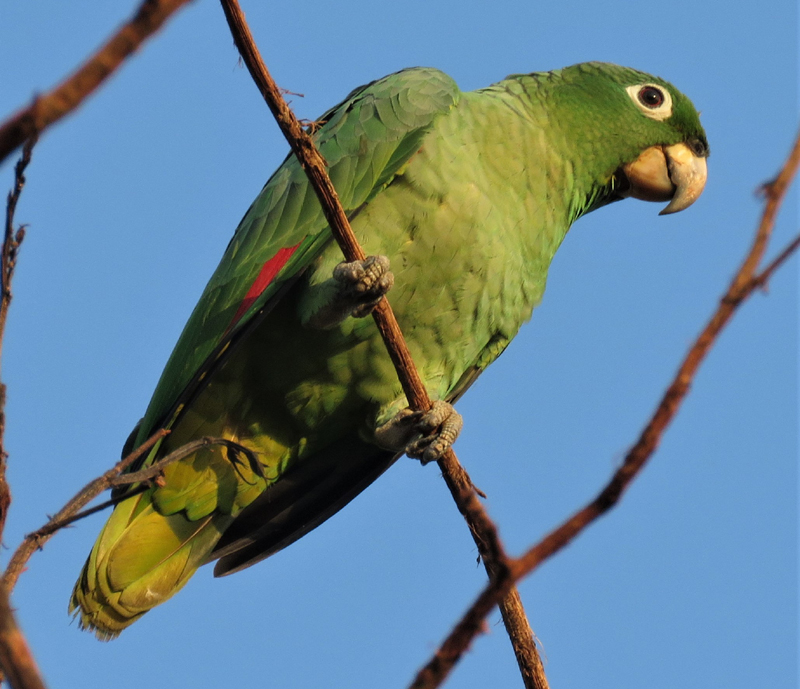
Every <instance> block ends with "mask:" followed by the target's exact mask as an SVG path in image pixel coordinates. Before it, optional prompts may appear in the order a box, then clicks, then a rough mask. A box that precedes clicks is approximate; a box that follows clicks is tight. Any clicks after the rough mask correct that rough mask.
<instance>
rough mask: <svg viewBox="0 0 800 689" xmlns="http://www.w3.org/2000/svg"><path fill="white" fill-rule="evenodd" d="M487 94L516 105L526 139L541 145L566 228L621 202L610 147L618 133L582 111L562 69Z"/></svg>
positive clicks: (519, 77)
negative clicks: (525, 123)
mask: <svg viewBox="0 0 800 689" xmlns="http://www.w3.org/2000/svg"><path fill="white" fill-rule="evenodd" d="M490 89H496V90H498V91H499V92H500V94H499V95H501V97H503V98H505V99H507V100H509V101H511V102H514V103H515V105H516V109H518V110H519V111H520V112H521V113H522V114H524V117H525V119H526V120H527V121H528V123H529V126H530V129H531V132H530V135H531V136H533V137H535V138H537V139H539V140H540V142H541V144H540V146H541V148H542V155H543V160H544V161H546V163H547V164H546V170H547V174H548V187H549V192H550V195H552V196H556V195H557V196H559V197H560V198H559V201H560V202H561V204H563V208H564V209H565V211H566V217H565V221H566V224H567V227H569V226H570V225H571V224H572V223H573V222H575V221H576V220H577V219H578V218H580V217H581V216H583V215H585V214H586V213H589V212H591V211H593V210H596V209H597V208H601V207H602V206H605V205H607V204H609V203H612V202H614V201H618V200H620V197H619V196H618V195H617V194H616V192H615V187H616V178H615V172H616V171H617V169H618V168H619V165H620V160H619V155H618V154H617V153H615V150H616V147H615V146H613V145H610V143H611V140H615V139H616V134H615V133H613V132H610V131H608V129H607V127H604V126H603V123H602V121H601V118H599V117H598V116H597V115H596V113H593V112H591V111H589V110H588V109H587V108H586V107H581V106H582V105H583V106H585V103H584V102H583V101H581V99H580V98H581V94H580V93H577V94H576V90H575V88H574V87H573V86H572V84H570V83H569V82H567V81H565V80H564V78H563V76H562V70H556V71H554V72H534V73H532V74H515V75H512V76H510V77H508V78H507V79H505V80H504V81H501V82H499V83H498V84H495V85H494V86H492V87H490ZM487 90H488V89H487ZM537 163H538V161H537Z"/></svg>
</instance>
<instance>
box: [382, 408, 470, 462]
mask: <svg viewBox="0 0 800 689" xmlns="http://www.w3.org/2000/svg"><path fill="white" fill-rule="evenodd" d="M463 425H464V420H463V419H462V418H461V414H459V413H458V412H457V411H456V410H455V409H453V405H451V404H448V403H447V402H438V401H437V402H434V403H433V406H432V407H431V409H430V410H429V411H427V412H415V411H411V410H410V409H403V410H401V411H400V412H398V413H397V414H396V415H395V416H394V417H393V418H392V419H390V420H389V421H387V422H386V423H385V424H383V425H382V426H380V427H378V428H377V429H376V430H375V440H376V441H377V442H378V444H379V445H381V446H382V447H386V448H387V449H391V450H395V451H400V450H404V451H405V453H406V454H407V455H408V456H409V457H411V458H412V459H419V460H420V462H421V463H422V464H428V463H429V462H435V461H437V460H439V459H441V458H442V456H443V455H444V453H445V452H447V451H448V450H449V449H450V447H451V446H452V445H453V443H454V442H455V440H456V438H457V437H458V434H459V433H461V428H462V426H463Z"/></svg>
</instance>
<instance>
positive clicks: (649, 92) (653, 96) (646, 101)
mask: <svg viewBox="0 0 800 689" xmlns="http://www.w3.org/2000/svg"><path fill="white" fill-rule="evenodd" d="M638 97H639V102H640V103H641V104H642V105H644V106H645V107H646V108H653V109H655V108H657V107H658V106H659V105H661V104H662V103H663V102H664V94H663V93H661V91H660V90H659V89H657V88H656V87H655V86H642V88H640V89H639V94H638Z"/></svg>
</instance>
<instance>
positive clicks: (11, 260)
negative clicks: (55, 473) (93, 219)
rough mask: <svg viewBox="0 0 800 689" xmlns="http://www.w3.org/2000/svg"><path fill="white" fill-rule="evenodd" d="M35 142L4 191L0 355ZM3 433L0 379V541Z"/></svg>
mask: <svg viewBox="0 0 800 689" xmlns="http://www.w3.org/2000/svg"><path fill="white" fill-rule="evenodd" d="M35 144H36V138H35V137H34V138H32V139H29V140H28V141H26V142H25V147H24V148H23V150H22V157H21V158H20V159H19V160H18V161H17V164H16V165H15V166H14V186H13V187H12V189H11V191H10V192H8V199H7V201H6V224H5V231H4V233H3V247H2V250H1V251H0V356H2V353H3V340H4V338H5V333H6V320H7V319H8V308H9V306H10V305H11V298H12V294H11V280H12V279H13V277H14V269H15V268H16V267H17V254H18V252H19V247H20V245H21V244H22V240H23V238H24V237H25V228H24V227H22V226H20V227H19V228H17V229H16V231H15V229H14V213H15V212H16V210H17V203H18V202H19V197H20V194H22V189H23V187H24V186H25V168H27V167H28V163H30V162H31V152H32V151H33V147H34V145H35ZM5 432H6V386H5V383H3V382H2V381H0V542H2V540H3V531H4V529H5V525H6V517H7V516H8V508H9V507H10V506H11V489H10V488H9V485H8V481H7V480H6V468H7V463H8V452H6V448H5Z"/></svg>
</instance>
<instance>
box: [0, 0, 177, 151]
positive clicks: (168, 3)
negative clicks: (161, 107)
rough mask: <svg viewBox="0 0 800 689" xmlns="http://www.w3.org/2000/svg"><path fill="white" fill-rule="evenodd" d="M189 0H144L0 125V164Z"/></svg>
mask: <svg viewBox="0 0 800 689" xmlns="http://www.w3.org/2000/svg"><path fill="white" fill-rule="evenodd" d="M187 2H189V0H144V1H143V2H142V4H141V5H139V8H138V9H137V10H136V13H135V14H134V15H133V17H131V19H130V20H129V21H128V22H127V23H126V24H124V25H123V26H122V27H121V28H120V29H119V30H118V31H117V32H116V33H115V34H114V35H113V36H112V37H111V38H110V39H109V40H108V41H106V43H105V45H103V46H102V47H101V48H100V49H99V50H98V51H97V52H96V53H95V54H94V55H93V56H92V57H91V58H89V59H88V60H87V61H86V62H84V63H83V65H81V67H79V68H78V69H77V70H76V71H75V72H74V73H73V74H72V75H70V76H69V77H67V78H66V79H65V80H64V81H63V82H61V84H59V85H58V86H57V87H56V88H54V89H53V90H52V91H50V92H49V93H46V94H45V95H43V96H40V97H38V98H35V99H34V101H33V103H31V105H30V106H28V107H27V108H24V109H22V110H20V111H19V112H17V113H16V114H14V115H12V116H11V117H10V118H9V119H7V120H6V121H5V122H4V123H3V124H2V125H0V163H1V162H3V161H4V160H5V159H6V158H7V157H8V156H9V155H11V154H12V153H13V152H14V151H15V150H16V149H17V148H18V147H19V146H21V145H22V143H23V142H24V141H26V140H27V139H30V138H31V137H33V136H38V135H39V134H40V133H41V132H42V131H44V129H45V128H47V127H48V126H50V125H51V124H53V123H54V122H57V121H58V120H60V119H61V118H62V117H64V116H65V115H68V114H69V113H70V112H72V111H73V110H75V108H77V107H78V106H79V105H80V104H81V103H82V102H83V101H84V100H85V99H86V98H87V97H88V96H89V95H90V94H91V93H92V92H93V91H94V90H95V89H96V88H97V87H98V86H100V84H102V83H103V82H104V81H105V80H106V79H107V78H108V77H109V76H110V75H111V74H112V73H113V72H114V71H115V70H116V69H117V68H118V67H119V66H120V65H121V64H122V62H123V61H124V60H125V59H126V58H128V57H129V56H130V55H131V54H132V53H133V52H135V51H136V50H137V48H139V46H140V45H141V44H142V43H144V41H145V40H146V39H147V38H148V37H150V36H151V35H152V34H154V33H155V32H156V31H158V29H159V28H161V26H162V25H163V24H164V22H165V21H166V20H167V19H168V18H169V16H170V15H171V14H173V13H174V12H175V11H176V10H178V9H180V7H181V6H183V5H185V4H186V3H187Z"/></svg>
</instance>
